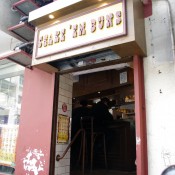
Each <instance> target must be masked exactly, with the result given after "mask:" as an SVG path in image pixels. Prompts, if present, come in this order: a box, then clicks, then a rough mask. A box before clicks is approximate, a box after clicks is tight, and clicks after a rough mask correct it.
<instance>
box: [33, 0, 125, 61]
mask: <svg viewBox="0 0 175 175" xmlns="http://www.w3.org/2000/svg"><path fill="white" fill-rule="evenodd" d="M118 3H122V12H123V13H122V19H123V20H122V23H123V24H122V25H123V32H122V33H119V34H118V33H117V34H112V35H110V36H108V37H104V38H103V37H102V38H99V39H96V40H92V41H89V42H85V43H83V44H79V45H78V44H77V45H72V46H71V47H66V48H64V49H60V50H59V49H57V50H54V51H51V52H49V53H44V54H38V49H39V48H38V45H39V41H40V32H41V31H42V30H45V29H48V28H51V27H53V26H56V25H61V24H63V23H65V22H67V21H71V20H73V19H76V18H78V17H80V16H83V15H87V14H90V13H92V12H96V11H98V10H101V9H104V8H107V7H110V6H113V5H115V4H118ZM35 34H36V36H35V45H34V54H33V58H34V59H41V58H43V57H47V56H51V55H54V54H59V53H63V52H65V51H70V50H74V49H78V48H81V47H85V46H88V45H91V44H95V43H100V42H102V41H107V40H110V39H112V38H117V37H121V36H125V35H127V20H126V0H116V1H114V2H113V3H110V4H108V5H105V6H102V7H98V8H93V9H91V10H88V11H86V12H83V13H80V14H78V15H75V16H73V17H70V18H67V19H65V20H62V21H61V22H59V23H57V24H52V25H49V26H44V27H41V28H39V29H38V30H36V33H35ZM58 48H59V47H58Z"/></svg>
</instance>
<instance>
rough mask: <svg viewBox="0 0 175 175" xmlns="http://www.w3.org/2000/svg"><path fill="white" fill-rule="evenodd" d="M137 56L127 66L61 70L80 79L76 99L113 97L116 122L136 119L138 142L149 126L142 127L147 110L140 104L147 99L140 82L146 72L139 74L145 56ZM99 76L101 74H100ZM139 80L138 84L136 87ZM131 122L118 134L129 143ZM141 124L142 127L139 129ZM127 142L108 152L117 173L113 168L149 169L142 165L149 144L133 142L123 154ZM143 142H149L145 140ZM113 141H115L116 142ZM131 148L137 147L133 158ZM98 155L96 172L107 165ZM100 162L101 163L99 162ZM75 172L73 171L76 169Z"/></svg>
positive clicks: (91, 104) (126, 171) (90, 100)
mask: <svg viewBox="0 0 175 175" xmlns="http://www.w3.org/2000/svg"><path fill="white" fill-rule="evenodd" d="M133 60H134V61H132V62H131V64H128V65H125V66H124V67H122V66H123V64H120V65H119V64H117V68H114V67H112V65H110V66H111V67H112V68H111V69H110V68H109V67H108V68H107V69H105V68H104V67H105V66H103V68H101V71H100V70H97V71H94V70H93V69H85V70H83V68H82V69H81V68H75V69H74V70H76V71H73V73H72V72H69V70H68V71H67V70H63V71H61V72H62V73H63V74H64V73H72V74H73V76H74V77H75V80H76V81H75V82H74V88H73V89H74V90H73V98H75V99H73V100H74V101H77V100H81V99H84V98H86V99H87V100H88V101H89V102H90V104H89V106H90V107H92V106H93V105H94V103H96V102H97V101H98V100H99V99H100V98H101V97H104V96H105V97H106V96H107V97H108V98H110V99H111V100H110V101H111V102H112V103H113V104H112V106H111V110H112V111H111V113H112V114H113V117H114V121H115V122H116V121H119V120H120V121H122V122H123V121H127V120H133V119H135V121H136V122H135V124H136V131H134V132H133V133H136V134H133V140H134V142H132V143H133V145H134V144H135V143H136V139H142V138H141V137H137V133H138V134H139V135H140V133H142V137H143V136H144V135H143V134H144V132H145V127H142V128H141V130H140V126H141V125H142V126H143V123H142V122H143V119H141V120H140V116H141V115H143V113H144V111H142V109H143V108H142V109H141V108H140V105H139V104H138V102H139V103H141V104H142V105H143V103H142V102H141V101H142V100H144V98H143V96H142V95H141V94H142V93H143V92H144V91H143V88H142V87H143V85H142V87H140V86H139V85H140V84H142V83H143V82H141V81H140V79H141V77H140V75H143V74H139V76H138V73H139V72H143V69H142V68H141V67H142V63H141V62H140V60H141V58H139V57H137V56H135V57H134V59H133ZM115 61H116V60H115ZM130 61H131V60H130ZM124 62H125V61H124ZM126 62H128V61H126ZM106 63H107V62H106ZM122 63H123V62H122ZM81 64H82V63H81ZM52 65H53V64H52ZM103 65H104V64H103ZM132 65H133V66H132ZM90 66H92V65H90ZM113 66H115V65H113ZM80 67H81V66H80ZM87 67H88V66H86V68H87ZM100 67H101V66H100ZM96 69H97V67H96ZM104 69H105V71H102V70H104ZM77 70H79V71H77ZM87 70H88V71H89V72H88V73H87ZM83 71H85V72H83ZM102 75H103V76H102ZM114 75H115V76H114ZM98 76H99V77H100V78H98ZM114 77H115V78H114ZM142 78H143V77H142ZM90 80H91V81H90ZM97 80H99V81H101V84H98V83H97ZM142 80H143V79H142ZM92 82H96V83H95V86H94V85H93V83H92ZM81 83H82V84H81ZM99 83H100V82H99ZM135 84H136V86H137V87H135ZM113 85H114V86H113ZM92 87H93V88H92ZM104 87H105V88H104ZM94 89H95V91H94ZM76 90H78V92H76ZM138 97H139V98H138ZM140 97H141V98H140ZM138 99H141V101H139V100H138ZM122 103H132V104H130V106H129V109H126V108H124V109H122V108H121V106H125V104H122ZM125 107H126V106H125ZM135 110H137V114H139V113H140V114H139V115H136V113H135ZM138 112H139V113H138ZM128 113H130V114H131V115H130V116H129V117H128ZM134 114H135V115H134ZM138 119H139V120H138ZM137 121H138V122H139V123H138V122H137ZM127 122H128V123H129V127H128V128H127V129H126V127H125V129H123V131H124V132H121V133H124V134H123V135H122V134H121V135H120V132H119V131H118V130H117V132H116V133H117V134H118V136H117V137H118V138H121V139H123V140H124V141H125V142H126V143H129V142H128V140H127V139H130V138H131V137H130V136H129V137H126V135H127V134H126V131H129V132H128V133H129V134H131V132H130V121H127ZM140 123H142V124H140ZM144 125H145V123H144ZM137 127H138V129H137ZM114 128H115V127H114ZM119 128H121V127H119ZM117 134H116V135H117ZM122 136H123V137H122ZM117 137H116V139H115V141H117ZM113 141H114V140H113ZM119 143H120V142H119ZM126 143H120V144H119V145H117V144H116V143H115V144H116V145H117V147H116V146H115V145H114V150H113V151H116V152H115V153H114V152H110V151H112V149H110V151H109V152H107V154H108V153H109V155H111V162H110V170H111V172H112V173H113V171H114V173H116V174H117V171H119V172H120V171H122V172H123V173H128V172H130V173H135V174H140V173H138V172H141V171H142V172H146V170H145V169H144V168H143V169H141V166H143V164H142V162H144V161H145V160H146V156H144V157H142V154H144V155H145V153H146V152H144V151H145V150H146V149H145V147H143V146H142V144H140V143H139V144H138V145H135V147H134V149H133V148H132V146H129V147H128V148H125V149H124V151H123V150H122V151H123V152H124V154H123V155H122V154H121V153H122V152H121V150H120V148H124V147H123V146H125V147H126V146H128V144H126ZM130 143H131V142H130ZM143 143H145V141H144V142H143ZM112 145H113V143H112ZM131 145H132V144H131ZM116 148H118V149H116ZM107 149H108V148H107ZM128 150H130V151H131V150H134V151H131V152H130V153H128V155H129V156H130V157H129V159H128V157H127V156H128V155H126V154H125V153H126V152H128ZM117 151H118V152H117ZM140 151H141V152H140ZM136 152H137V160H136ZM131 154H132V155H131ZM109 155H107V157H110V156H109ZM115 155H116V156H118V158H119V159H118V161H117V157H115ZM95 158H96V159H97V160H94V163H97V165H95V166H94V167H95V168H94V171H93V172H94V173H95V169H96V168H98V167H100V166H103V165H102V164H101V165H100V163H99V161H98V156H95ZM95 158H94V159H95ZM108 159H109V158H108ZM123 159H124V160H126V162H123V163H121V162H122V160H123ZM131 159H132V160H131ZM124 160H123V161H124ZM95 161H96V162H95ZM145 162H146V161H145ZM98 163H99V165H98ZM135 163H137V167H136V166H135ZM138 165H139V166H138ZM145 165H146V164H145ZM122 166H123V167H122ZM145 167H146V166H145ZM108 170H109V169H108ZM105 171H106V170H105ZM136 172H137V173H136ZM71 173H73V171H72V172H71ZM76 173H77V172H76ZM141 174H144V173H141Z"/></svg>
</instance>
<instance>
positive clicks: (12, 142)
mask: <svg viewBox="0 0 175 175" xmlns="http://www.w3.org/2000/svg"><path fill="white" fill-rule="evenodd" d="M18 127H19V126H18V125H12V126H9V125H0V165H7V166H12V167H13V166H14V163H15V152H16V140H17V135H18Z"/></svg>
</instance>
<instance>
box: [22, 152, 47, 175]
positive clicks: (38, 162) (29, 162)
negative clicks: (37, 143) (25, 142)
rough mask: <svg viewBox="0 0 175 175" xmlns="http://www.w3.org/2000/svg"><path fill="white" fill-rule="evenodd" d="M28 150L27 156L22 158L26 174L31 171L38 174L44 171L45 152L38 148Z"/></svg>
mask: <svg viewBox="0 0 175 175" xmlns="http://www.w3.org/2000/svg"><path fill="white" fill-rule="evenodd" d="M26 152H27V155H26V157H25V158H23V159H22V160H23V165H24V170H26V175H30V172H33V173H34V175H38V174H39V172H40V171H44V165H45V159H44V154H43V152H42V151H41V150H37V149H33V150H31V149H28V150H26Z"/></svg>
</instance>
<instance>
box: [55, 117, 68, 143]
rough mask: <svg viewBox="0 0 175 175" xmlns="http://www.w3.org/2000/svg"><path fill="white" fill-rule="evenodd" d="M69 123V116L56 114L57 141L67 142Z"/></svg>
mask: <svg viewBox="0 0 175 175" xmlns="http://www.w3.org/2000/svg"><path fill="white" fill-rule="evenodd" d="M69 124H70V117H68V116H67V115H62V114H59V116H58V136H57V142H58V143H68V141H69Z"/></svg>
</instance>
